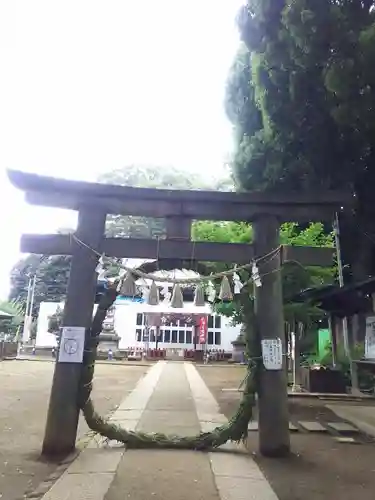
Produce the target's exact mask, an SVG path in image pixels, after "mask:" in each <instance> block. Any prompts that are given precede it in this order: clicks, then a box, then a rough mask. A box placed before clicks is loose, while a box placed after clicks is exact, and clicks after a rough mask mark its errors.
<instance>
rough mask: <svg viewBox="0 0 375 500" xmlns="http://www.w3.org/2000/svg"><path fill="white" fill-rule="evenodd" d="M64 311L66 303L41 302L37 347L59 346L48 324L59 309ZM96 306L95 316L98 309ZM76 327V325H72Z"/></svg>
mask: <svg viewBox="0 0 375 500" xmlns="http://www.w3.org/2000/svg"><path fill="white" fill-rule="evenodd" d="M58 307H60V309H64V302H41V303H40V308H39V314H38V324H37V330H36V339H35V345H36V347H55V346H56V344H57V341H56V335H54V334H53V333H49V332H48V322H49V318H50V316H52V314H55V312H56V310H57V308H58ZM97 307H98V306H97V304H95V305H94V314H95V311H96V308H97ZM71 326H74V325H71Z"/></svg>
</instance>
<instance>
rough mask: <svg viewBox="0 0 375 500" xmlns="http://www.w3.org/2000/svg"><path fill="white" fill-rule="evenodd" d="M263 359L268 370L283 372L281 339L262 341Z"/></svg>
mask: <svg viewBox="0 0 375 500" xmlns="http://www.w3.org/2000/svg"><path fill="white" fill-rule="evenodd" d="M262 358H263V365H264V368H265V369H266V370H282V368H283V344H282V341H281V339H280V338H275V339H264V340H262Z"/></svg>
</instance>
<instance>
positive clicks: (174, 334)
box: [35, 297, 240, 352]
mask: <svg viewBox="0 0 375 500" xmlns="http://www.w3.org/2000/svg"><path fill="white" fill-rule="evenodd" d="M58 307H60V308H61V309H63V308H64V303H62V302H61V303H58V302H42V303H41V304H40V309H39V315H38V324H37V334H36V342H35V346H36V347H40V348H49V347H54V346H56V336H55V335H54V334H53V333H49V332H48V322H49V318H50V316H52V315H53V314H54V313H55V312H56V310H57V308H58ZM96 307H97V306H96V305H95V307H94V312H95V310H96ZM114 309H115V311H114V329H115V331H116V333H117V335H118V336H119V337H120V341H119V349H127V348H132V347H144V346H145V344H146V343H147V342H146V341H147V338H146V337H145V335H144V332H145V313H149V312H161V313H176V314H185V315H189V314H194V313H195V314H197V313H199V314H205V313H206V314H208V332H207V348H208V349H223V350H225V351H227V352H229V351H231V350H232V344H231V342H232V341H233V340H235V339H236V338H237V336H238V334H239V332H240V326H239V325H236V326H233V325H232V324H231V320H230V318H227V317H225V316H221V315H215V314H212V313H211V306H210V305H209V304H207V305H206V306H205V307H196V306H194V304H193V303H189V302H188V303H184V308H183V309H172V308H170V307H167V306H166V305H165V304H163V303H161V304H159V305H158V306H149V305H148V304H146V303H139V302H133V301H131V300H126V299H124V298H121V297H120V298H119V299H118V300H117V301H116V302H115V307H114ZM160 330H161V333H160V337H159V342H158V347H159V348H160V349H176V348H178V349H194V339H193V327H192V326H191V325H187V324H183V325H181V324H180V323H179V322H177V325H176V324H175V325H173V326H172V325H171V324H170V325H168V324H166V325H164V326H161V328H160ZM154 342H155V338H154V335H153V332H152V331H151V335H150V339H149V346H150V347H151V348H152V347H154V345H155V343H154ZM201 348H202V347H201V346H200V345H199V344H198V345H197V349H201Z"/></svg>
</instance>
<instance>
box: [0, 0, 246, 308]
mask: <svg viewBox="0 0 375 500" xmlns="http://www.w3.org/2000/svg"><path fill="white" fill-rule="evenodd" d="M241 3H243V0H220V1H218V0H189V1H188V2H183V1H181V0H157V1H155V0H142V1H139V0H0V67H1V74H2V76H1V80H0V183H1V184H0V186H1V191H0V208H1V213H0V229H1V260H0V298H4V297H5V296H6V294H7V291H8V274H9V270H10V268H11V266H12V264H13V263H14V262H15V261H16V260H17V259H18V258H19V251H18V245H19V238H20V234H21V233H22V232H53V231H54V230H56V228H58V227H60V226H67V225H69V226H72V225H73V224H74V221H75V217H74V214H72V213H69V212H64V211H58V210H52V209H42V208H36V207H29V206H27V205H26V204H25V203H24V202H23V197H22V195H21V193H18V192H17V191H16V190H14V189H13V188H12V187H11V186H10V185H9V183H8V181H7V177H6V169H7V168H13V169H20V170H25V171H31V172H37V173H41V174H49V175H53V176H58V177H66V178H71V179H83V180H95V178H96V176H97V175H98V174H99V173H101V172H104V171H106V170H111V169H114V168H119V167H123V166H125V165H127V164H130V163H147V164H158V165H163V164H165V165H175V166H177V167H180V168H184V169H186V170H191V171H200V172H205V174H206V175H211V174H212V175H215V174H216V175H217V174H218V173H219V171H220V169H221V168H222V165H223V163H224V161H225V160H226V158H227V156H228V153H229V152H230V150H231V146H232V141H231V127H230V124H229V123H228V121H227V119H226V117H225V114H224V108H223V99H224V88H225V80H226V76H227V72H228V68H229V66H230V64H231V62H232V59H233V56H234V54H235V51H236V49H237V47H238V33H237V30H236V27H235V15H236V12H237V9H238V7H239V5H241Z"/></svg>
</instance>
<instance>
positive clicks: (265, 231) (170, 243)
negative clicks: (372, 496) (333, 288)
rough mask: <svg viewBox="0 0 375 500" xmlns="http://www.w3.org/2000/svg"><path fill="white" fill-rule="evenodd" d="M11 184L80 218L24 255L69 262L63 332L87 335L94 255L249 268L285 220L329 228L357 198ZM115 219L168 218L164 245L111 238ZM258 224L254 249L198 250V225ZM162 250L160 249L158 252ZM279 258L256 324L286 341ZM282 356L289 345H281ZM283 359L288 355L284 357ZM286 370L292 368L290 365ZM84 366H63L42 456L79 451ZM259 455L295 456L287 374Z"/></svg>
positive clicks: (326, 257)
mask: <svg viewBox="0 0 375 500" xmlns="http://www.w3.org/2000/svg"><path fill="white" fill-rule="evenodd" d="M8 175H9V178H10V180H11V182H12V183H13V185H14V186H15V187H17V188H19V189H21V190H23V191H24V192H25V194H26V200H27V201H28V202H29V203H32V204H35V205H40V206H48V207H59V208H67V209H73V210H78V226H77V231H76V233H75V236H76V238H77V239H78V240H80V241H82V242H84V243H85V244H86V245H87V246H83V245H81V244H78V243H77V242H76V241H73V240H74V239H73V238H71V237H70V236H69V235H43V236H40V235H24V236H23V238H22V242H21V249H22V251H24V252H32V253H39V254H72V255H73V258H72V264H71V270H70V276H69V284H68V291H67V300H66V303H65V308H64V317H63V325H64V326H80V327H84V328H89V327H90V324H91V319H92V310H93V303H94V296H95V289H96V274H95V267H96V265H97V260H98V258H97V255H95V253H94V252H92V250H91V249H94V250H95V251H96V252H99V253H102V252H105V253H106V254H107V255H109V256H113V257H132V256H134V257H141V258H160V259H167V260H169V259H176V258H178V259H181V260H183V259H186V260H203V261H227V262H228V261H229V262H238V263H247V262H251V260H252V259H253V258H254V256H255V257H261V256H263V255H266V254H268V253H269V252H271V251H272V250H274V249H275V248H277V247H278V246H279V227H280V223H282V222H286V221H291V220H292V221H295V222H309V221H314V220H319V221H332V220H333V218H334V216H335V213H336V212H337V211H339V210H340V209H341V208H342V207H343V206H345V205H348V204H351V203H352V201H353V197H352V195H351V194H350V193H344V194H343V193H337V192H326V193H321V192H320V193H310V194H309V195H300V194H295V193H287V194H284V195H282V196H279V195H270V194H262V193H222V192H212V191H181V190H175V191H174V190H165V189H164V190H162V189H141V188H129V187H122V186H111V185H106V184H94V183H87V182H75V181H67V180H62V179H55V178H52V177H42V176H38V175H35V174H26V173H23V172H19V171H9V172H8ZM108 213H115V214H124V215H139V216H147V217H161V218H165V220H166V232H167V239H166V240H160V241H159V242H158V243H156V242H155V241H153V240H131V239H124V240H121V239H116V238H104V229H105V220H106V215H107V214H108ZM193 219H201V220H244V221H249V222H250V221H252V225H253V230H254V244H253V245H246V244H245V245H241V244H223V243H208V242H196V243H193V242H191V241H190V239H191V234H190V230H191V221H192V220H193ZM157 245H158V247H157ZM281 253H282V254H283V259H284V260H294V261H298V262H300V263H301V264H302V265H321V266H322V265H331V263H332V250H331V249H320V248H319V249H318V248H316V249H314V248H306V247H290V246H286V247H284V248H283V252H281ZM281 258H282V257H281V255H280V254H277V255H276V256H275V257H274V258H272V259H268V260H267V259H265V260H264V261H261V262H259V264H258V267H259V271H260V274H261V275H262V287H260V288H257V289H256V297H255V308H256V325H257V329H258V333H259V336H260V338H261V339H262V340H267V339H272V340H274V339H276V338H280V339H283V337H284V335H283V324H284V323H283V311H282V291H281V278H280V273H279V272H278V271H279V270H280V265H281ZM284 348H285V346H284ZM284 352H285V350H284ZM284 364H285V363H284ZM80 375H81V367H80V365H79V364H78V365H77V364H70V363H68V364H67V363H59V362H57V363H56V366H55V373H54V378H53V385H52V391H51V398H50V404H49V410H48V417H47V425H46V432H45V436H44V442H43V453H44V454H45V455H63V454H67V453H70V452H71V451H72V450H73V449H74V447H75V440H76V433H77V424H78V415H79V409H78V407H77V394H78V387H79V382H80ZM258 406H259V447H260V451H261V453H262V454H264V455H267V456H280V455H285V454H286V453H288V452H289V449H290V440H289V418H288V410H287V380H286V374H285V370H284V369H279V370H263V371H262V374H261V377H260V388H259V399H258Z"/></svg>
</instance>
